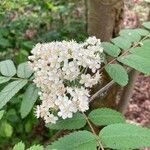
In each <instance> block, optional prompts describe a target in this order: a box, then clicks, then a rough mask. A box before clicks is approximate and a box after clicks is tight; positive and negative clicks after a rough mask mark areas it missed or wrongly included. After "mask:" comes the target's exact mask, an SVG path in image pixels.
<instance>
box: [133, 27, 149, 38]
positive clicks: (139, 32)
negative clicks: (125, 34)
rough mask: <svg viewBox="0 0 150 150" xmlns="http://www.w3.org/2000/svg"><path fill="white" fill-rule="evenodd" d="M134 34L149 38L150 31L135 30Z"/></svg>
mask: <svg viewBox="0 0 150 150" xmlns="http://www.w3.org/2000/svg"><path fill="white" fill-rule="evenodd" d="M134 32H137V33H138V34H139V35H141V36H147V35H148V34H149V31H147V30H145V29H141V28H137V29H134Z"/></svg>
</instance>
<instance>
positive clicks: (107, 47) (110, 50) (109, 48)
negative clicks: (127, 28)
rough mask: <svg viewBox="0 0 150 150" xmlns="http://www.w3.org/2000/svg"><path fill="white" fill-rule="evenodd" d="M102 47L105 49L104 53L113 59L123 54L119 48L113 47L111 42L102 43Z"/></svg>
mask: <svg viewBox="0 0 150 150" xmlns="http://www.w3.org/2000/svg"><path fill="white" fill-rule="evenodd" d="M102 47H103V48H104V52H106V53H107V54H108V55H110V56H113V57H117V56H118V55H119V54H120V52H121V50H120V48H119V47H118V46H116V45H113V44H111V43H109V42H102Z"/></svg>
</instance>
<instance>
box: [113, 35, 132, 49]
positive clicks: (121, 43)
mask: <svg viewBox="0 0 150 150" xmlns="http://www.w3.org/2000/svg"><path fill="white" fill-rule="evenodd" d="M112 42H113V43H114V44H115V45H117V46H118V47H120V48H122V49H123V50H127V49H129V48H130V47H131V45H132V43H131V42H130V40H128V39H126V38H124V37H121V36H119V37H116V38H114V39H112Z"/></svg>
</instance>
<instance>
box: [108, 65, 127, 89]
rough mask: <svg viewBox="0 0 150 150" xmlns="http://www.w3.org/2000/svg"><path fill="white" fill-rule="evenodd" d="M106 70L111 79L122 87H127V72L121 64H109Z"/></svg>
mask: <svg viewBox="0 0 150 150" xmlns="http://www.w3.org/2000/svg"><path fill="white" fill-rule="evenodd" d="M105 70H106V71H107V73H108V74H109V75H110V77H111V78H112V79H113V80H114V81H115V82H117V83H118V84H119V85H121V86H125V85H127V83H128V74H127V71H126V70H125V69H124V67H122V66H121V65H119V64H108V65H106V67H105Z"/></svg>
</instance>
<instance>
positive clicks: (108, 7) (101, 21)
mask: <svg viewBox="0 0 150 150" xmlns="http://www.w3.org/2000/svg"><path fill="white" fill-rule="evenodd" d="M87 1H88V33H89V35H91V36H92V35H94V36H96V37H97V38H100V39H101V40H102V41H109V40H110V39H111V38H112V37H113V36H115V35H116V34H117V33H118V31H119V29H120V23H121V21H122V16H123V8H124V3H123V0H87Z"/></svg>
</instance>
